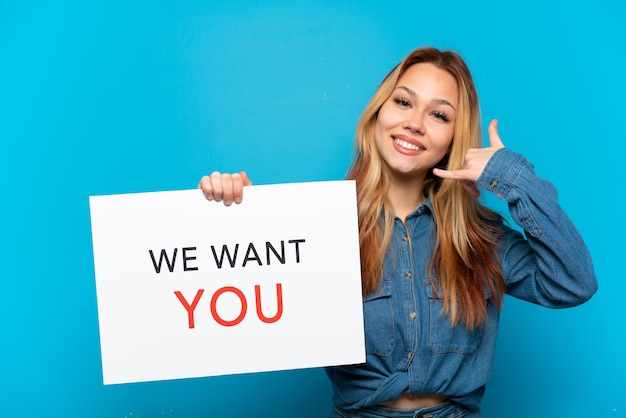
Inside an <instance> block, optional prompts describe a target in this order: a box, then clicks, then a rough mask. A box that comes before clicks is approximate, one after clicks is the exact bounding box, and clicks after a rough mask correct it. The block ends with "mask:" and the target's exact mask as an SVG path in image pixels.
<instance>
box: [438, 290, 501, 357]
mask: <svg viewBox="0 0 626 418" xmlns="http://www.w3.org/2000/svg"><path fill="white" fill-rule="evenodd" d="M426 289H427V292H428V298H429V301H430V311H429V316H430V329H429V333H430V348H431V349H432V350H433V351H434V352H435V353H437V354H446V353H456V354H466V355H468V354H474V353H476V351H477V349H478V346H479V345H480V342H481V340H482V336H483V331H484V328H483V327H477V328H474V329H473V330H468V329H467V328H466V327H465V325H464V324H463V323H458V324H457V325H456V326H455V327H452V325H451V323H450V317H449V316H448V315H446V314H445V313H444V311H443V298H442V296H441V294H442V292H441V290H440V291H439V292H438V294H437V295H435V294H434V292H433V289H432V286H431V285H430V284H427V285H426ZM488 293H489V292H488ZM490 297H491V296H490V295H489V294H488V295H487V299H489V298H490Z"/></svg>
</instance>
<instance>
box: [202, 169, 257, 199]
mask: <svg viewBox="0 0 626 418" xmlns="http://www.w3.org/2000/svg"><path fill="white" fill-rule="evenodd" d="M251 185H252V182H251V181H250V180H249V179H248V175H247V174H246V172H245V171H242V172H240V173H233V174H227V173H223V174H222V173H219V172H217V171H214V172H213V173H211V175H210V176H204V177H202V178H201V179H200V184H198V188H199V189H202V191H203V192H204V195H205V196H206V198H207V199H208V200H215V201H216V202H224V205H226V206H230V205H232V204H233V202H235V203H241V200H242V199H243V188H244V186H251Z"/></svg>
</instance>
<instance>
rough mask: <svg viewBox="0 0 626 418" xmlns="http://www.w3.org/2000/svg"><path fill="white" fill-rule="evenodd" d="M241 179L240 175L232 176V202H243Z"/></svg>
mask: <svg viewBox="0 0 626 418" xmlns="http://www.w3.org/2000/svg"><path fill="white" fill-rule="evenodd" d="M243 181H244V179H243V177H242V175H241V173H239V174H237V173H235V174H233V175H232V183H233V202H235V203H241V201H242V200H243Z"/></svg>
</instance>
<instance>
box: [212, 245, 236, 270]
mask: <svg viewBox="0 0 626 418" xmlns="http://www.w3.org/2000/svg"><path fill="white" fill-rule="evenodd" d="M211 251H213V258H214V259H215V264H216V265H217V268H218V269H221V268H222V263H223V262H224V253H226V257H228V264H230V266H231V267H235V261H237V251H239V244H235V252H234V253H233V257H232V258H230V252H229V251H228V247H227V246H226V245H222V254H220V259H219V260H218V259H217V253H216V252H215V247H214V246H213V245H211Z"/></svg>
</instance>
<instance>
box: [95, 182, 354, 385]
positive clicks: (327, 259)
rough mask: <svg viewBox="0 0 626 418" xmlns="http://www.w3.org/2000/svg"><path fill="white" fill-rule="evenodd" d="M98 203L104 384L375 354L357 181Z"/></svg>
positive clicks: (339, 360) (329, 361) (331, 361)
mask: <svg viewBox="0 0 626 418" xmlns="http://www.w3.org/2000/svg"><path fill="white" fill-rule="evenodd" d="M89 203H90V210H91V227H92V238H93V251H94V265H95V276H96V291H97V300H98V319H99V326H100V343H101V354H102V369H103V379H104V383H105V384H117V383H129V382H143V381H154V380H167V379H179V378H191V377H202V376H214V375H224V374H237V373H251V372H262V371H275V370H286V369H297V368H309V367H321V366H333V365H342V364H354V363H362V362H364V361H365V348H364V335H363V312H362V299H361V280H360V278H361V276H360V262H359V245H358V226H357V214H356V192H355V185H354V182H353V181H329V182H312V183H292V184H282V185H268V186H250V187H246V188H245V191H244V200H243V202H242V203H241V204H239V205H235V204H234V205H232V206H230V207H226V206H224V205H223V204H222V203H218V202H213V201H208V200H206V199H205V197H204V195H203V193H202V191H201V190H198V189H195V190H183V191H170V192H153V193H137V194H122V195H109V196H91V197H90V198H89Z"/></svg>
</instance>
